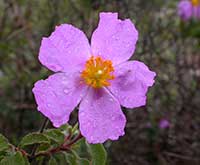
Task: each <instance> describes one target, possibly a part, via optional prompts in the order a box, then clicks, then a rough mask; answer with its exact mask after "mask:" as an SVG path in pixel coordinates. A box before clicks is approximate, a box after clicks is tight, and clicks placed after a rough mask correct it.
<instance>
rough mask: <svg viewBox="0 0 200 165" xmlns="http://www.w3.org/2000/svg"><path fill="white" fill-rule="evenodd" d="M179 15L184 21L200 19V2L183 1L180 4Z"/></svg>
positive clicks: (199, 0)
mask: <svg viewBox="0 0 200 165" xmlns="http://www.w3.org/2000/svg"><path fill="white" fill-rule="evenodd" d="M178 15H179V16H180V17H181V19H182V20H184V21H187V20H189V19H191V18H195V19H200V0H181V1H180V2H179V3H178Z"/></svg>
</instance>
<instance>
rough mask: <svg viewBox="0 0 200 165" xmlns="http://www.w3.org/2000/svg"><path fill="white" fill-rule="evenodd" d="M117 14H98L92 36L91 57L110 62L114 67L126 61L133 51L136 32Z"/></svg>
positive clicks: (127, 20)
mask: <svg viewBox="0 0 200 165" xmlns="http://www.w3.org/2000/svg"><path fill="white" fill-rule="evenodd" d="M117 17H118V15H117V13H100V21H99V25H98V27H97V29H96V30H95V31H94V33H93V35H92V41H91V45H92V46H91V47H92V53H93V55H99V56H102V57H103V58H104V59H109V60H111V61H112V62H113V63H114V65H116V64H119V63H122V62H124V61H127V60H128V59H129V58H130V57H131V56H132V54H133V53H134V50H135V45H136V42H137V40H138V31H137V30H136V28H135V26H134V24H133V23H132V22H131V20H130V19H125V20H123V21H122V20H120V19H118V18H117Z"/></svg>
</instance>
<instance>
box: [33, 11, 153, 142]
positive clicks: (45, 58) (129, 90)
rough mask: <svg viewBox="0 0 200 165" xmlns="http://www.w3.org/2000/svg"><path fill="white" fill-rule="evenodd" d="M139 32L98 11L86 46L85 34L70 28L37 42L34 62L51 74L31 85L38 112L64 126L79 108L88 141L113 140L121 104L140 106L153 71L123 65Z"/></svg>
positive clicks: (120, 130)
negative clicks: (97, 16)
mask: <svg viewBox="0 0 200 165" xmlns="http://www.w3.org/2000/svg"><path fill="white" fill-rule="evenodd" d="M137 40H138V31H137V30H136V28H135V26H134V24H133V23H132V22H131V20H130V19H125V20H120V19H118V14H117V13H100V21H99V24H98V27H97V29H96V30H95V31H94V33H93V35H92V38H91V45H90V44H89V42H88V40H87V38H86V36H85V34H84V33H83V32H82V31H81V30H79V29H77V28H75V27H74V26H72V25H69V24H62V25H59V26H57V27H56V29H55V31H54V32H53V33H52V34H51V36H50V37H47V38H46V37H44V38H43V39H42V43H41V47H40V51H39V60H40V62H41V63H42V64H43V65H44V66H46V67H47V68H48V69H50V70H51V71H53V72H55V73H54V74H53V75H51V76H49V77H48V78H47V79H46V80H40V81H38V82H36V83H35V86H34V88H33V93H34V95H35V99H36V102H37V105H38V111H40V112H41V113H42V114H44V115H45V116H46V117H47V118H49V119H50V120H51V122H52V123H53V125H54V126H55V127H59V126H61V125H62V124H65V123H67V122H68V120H69V116H70V113H71V112H72V111H73V109H74V108H75V107H76V106H77V105H79V104H80V105H79V112H78V120H79V125H80V131H81V134H82V135H83V136H84V137H85V138H86V139H87V141H88V142H89V143H103V142H104V141H106V140H108V139H111V140H117V139H118V138H119V136H122V135H124V127H125V123H126V118H125V115H124V114H123V112H122V110H121V108H120V104H121V105H122V106H124V107H127V108H135V107H139V106H142V105H145V102H146V93H147V90H148V87H150V86H152V85H153V83H154V77H155V75H156V74H155V73H154V72H152V71H150V70H149V69H148V67H147V66H146V65H145V64H143V63H142V62H139V61H127V60H128V59H129V58H130V57H131V56H132V54H133V53H134V51H135V46H136V42H137Z"/></svg>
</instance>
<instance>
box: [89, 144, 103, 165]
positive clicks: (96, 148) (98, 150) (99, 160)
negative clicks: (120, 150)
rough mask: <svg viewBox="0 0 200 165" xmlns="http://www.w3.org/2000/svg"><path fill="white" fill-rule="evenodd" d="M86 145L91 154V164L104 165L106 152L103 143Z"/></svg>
mask: <svg viewBox="0 0 200 165" xmlns="http://www.w3.org/2000/svg"><path fill="white" fill-rule="evenodd" d="M87 146H88V148H89V152H90V154H91V156H92V165H105V164H106V158H107V153H106V150H105V149H104V146H103V144H88V145H87Z"/></svg>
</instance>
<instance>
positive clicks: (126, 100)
mask: <svg viewBox="0 0 200 165" xmlns="http://www.w3.org/2000/svg"><path fill="white" fill-rule="evenodd" d="M114 75H115V79H114V80H113V81H112V82H111V85H110V86H109V87H108V88H109V90H110V91H111V92H112V93H113V95H114V96H115V97H116V98H118V100H119V102H120V104H121V105H122V106H124V107H127V108H135V107H140V106H142V105H145V104H146V93H147V90H148V87H150V86H152V85H153V83H154V77H155V76H156V74H155V72H152V71H150V70H149V69H148V67H147V66H146V65H145V64H143V63H142V62H139V61H128V62H125V63H123V64H120V65H119V66H117V67H116V70H115V73H114Z"/></svg>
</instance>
